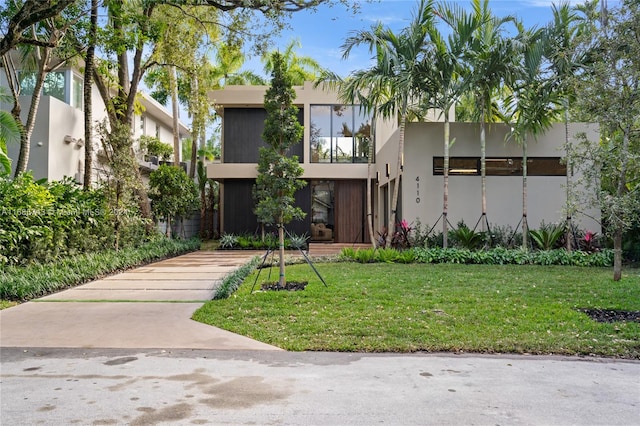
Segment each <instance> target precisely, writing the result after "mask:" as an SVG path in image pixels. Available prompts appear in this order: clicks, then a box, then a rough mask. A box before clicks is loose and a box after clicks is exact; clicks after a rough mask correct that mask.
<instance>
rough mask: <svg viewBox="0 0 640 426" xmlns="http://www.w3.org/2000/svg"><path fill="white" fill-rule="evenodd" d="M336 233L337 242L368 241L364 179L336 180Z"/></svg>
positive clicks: (335, 239)
mask: <svg viewBox="0 0 640 426" xmlns="http://www.w3.org/2000/svg"><path fill="white" fill-rule="evenodd" d="M334 192H335V235H334V241H335V242H336V243H363V242H365V241H368V235H367V232H368V231H367V227H366V226H365V224H366V221H365V212H366V209H365V203H366V197H365V192H366V182H365V181H364V180H336V181H335V183H334Z"/></svg>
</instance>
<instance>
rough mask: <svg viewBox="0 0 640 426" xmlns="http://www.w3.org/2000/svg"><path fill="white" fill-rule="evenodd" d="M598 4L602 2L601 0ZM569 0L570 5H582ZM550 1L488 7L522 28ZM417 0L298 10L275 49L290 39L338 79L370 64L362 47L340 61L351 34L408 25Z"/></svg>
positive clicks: (497, 0) (547, 17)
mask: <svg viewBox="0 0 640 426" xmlns="http://www.w3.org/2000/svg"><path fill="white" fill-rule="evenodd" d="M601 1H602V0H601ZM604 1H607V5H608V7H609V8H611V7H615V6H616V5H617V4H619V0H604ZM454 2H455V3H458V4H460V5H461V6H463V7H470V4H471V1H470V0H455V1H449V3H454ZM582 2H583V1H582V0H572V1H571V3H572V4H576V3H582ZM553 3H554V2H553V1H552V0H490V1H489V7H490V9H491V10H492V11H493V13H494V14H495V15H497V16H507V15H509V14H511V15H515V16H516V17H518V18H520V19H521V20H522V21H523V22H524V24H525V26H527V27H532V26H544V25H546V24H547V23H548V22H550V21H551V17H552V12H551V10H552V9H551V5H552V4H553ZM556 3H557V4H559V2H556ZM417 4H418V0H374V1H373V2H370V3H366V2H362V3H361V8H360V12H359V13H357V14H355V15H354V14H352V13H351V12H349V11H347V10H346V8H345V6H343V5H339V4H338V5H335V6H333V7H328V6H326V5H323V6H320V7H319V8H318V9H317V10H316V11H315V12H313V11H301V12H296V13H294V14H293V16H292V18H291V19H290V20H289V21H288V22H289V23H290V27H291V29H286V30H283V31H282V33H281V34H280V35H279V36H278V37H276V39H275V42H276V46H277V47H280V48H282V49H284V47H286V46H287V45H288V44H289V43H290V42H291V40H293V39H298V40H299V41H300V44H301V47H300V48H298V49H296V53H297V54H298V55H299V56H308V57H311V58H313V59H315V60H316V61H317V62H318V63H319V64H320V65H321V66H322V67H323V68H327V69H329V70H331V71H333V72H335V73H337V74H339V75H341V76H343V77H344V76H346V75H348V74H349V72H350V71H353V70H357V69H364V68H367V67H368V64H369V63H370V62H369V61H370V56H369V55H368V52H367V51H366V50H365V49H364V48H363V49H360V50H357V51H353V52H352V53H351V54H350V55H349V58H348V59H347V60H343V59H342V49H341V46H342V45H343V44H344V41H345V40H346V38H347V37H349V35H350V34H351V33H353V32H354V31H357V30H368V29H371V27H372V26H373V25H375V24H376V23H377V22H382V23H383V24H384V25H385V26H388V27H389V28H392V29H394V30H398V31H400V30H401V29H402V28H404V27H406V26H407V25H408V22H409V20H410V19H411V16H412V13H413V12H414V10H415V8H416V6H417ZM243 70H251V71H253V72H255V73H257V74H260V75H264V71H263V66H262V64H261V62H260V60H259V58H255V57H254V58H251V59H249V60H248V61H247V62H246V63H245V66H244V67H243Z"/></svg>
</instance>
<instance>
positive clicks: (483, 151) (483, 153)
mask: <svg viewBox="0 0 640 426" xmlns="http://www.w3.org/2000/svg"><path fill="white" fill-rule="evenodd" d="M485 119H486V118H485V109H484V105H483V106H482V118H481V121H480V176H481V178H480V180H481V182H482V215H481V217H480V220H481V221H482V231H483V232H484V231H486V221H487V139H486V135H485Z"/></svg>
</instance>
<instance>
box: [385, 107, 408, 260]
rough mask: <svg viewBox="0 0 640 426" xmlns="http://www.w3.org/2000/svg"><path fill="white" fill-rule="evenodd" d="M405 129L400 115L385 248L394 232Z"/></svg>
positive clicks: (403, 115) (404, 123)
mask: <svg viewBox="0 0 640 426" xmlns="http://www.w3.org/2000/svg"><path fill="white" fill-rule="evenodd" d="M406 127H407V116H406V114H404V113H403V114H402V117H401V118H400V132H399V136H398V139H399V140H398V162H397V164H396V175H395V184H394V185H393V196H392V198H391V215H389V224H388V228H387V247H391V239H392V238H393V234H394V232H395V230H396V220H397V218H396V213H397V211H398V194H399V193H400V175H401V172H402V170H401V169H402V167H401V166H402V159H403V158H404V133H405V129H406Z"/></svg>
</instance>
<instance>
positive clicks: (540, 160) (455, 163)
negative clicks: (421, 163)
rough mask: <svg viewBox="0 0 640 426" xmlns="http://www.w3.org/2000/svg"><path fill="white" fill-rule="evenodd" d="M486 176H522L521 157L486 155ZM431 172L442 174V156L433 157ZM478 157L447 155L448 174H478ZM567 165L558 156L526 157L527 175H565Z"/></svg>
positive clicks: (479, 165) (479, 172)
mask: <svg viewBox="0 0 640 426" xmlns="http://www.w3.org/2000/svg"><path fill="white" fill-rule="evenodd" d="M485 172H486V175H487V176H522V158H520V157H487V158H486V161H485ZM433 174H434V175H435V176H442V175H443V174H444V157H433ZM480 174H481V163H480V157H449V176H480ZM566 174H567V166H566V165H565V164H562V159H561V158H560V157H529V158H527V176H566Z"/></svg>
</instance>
